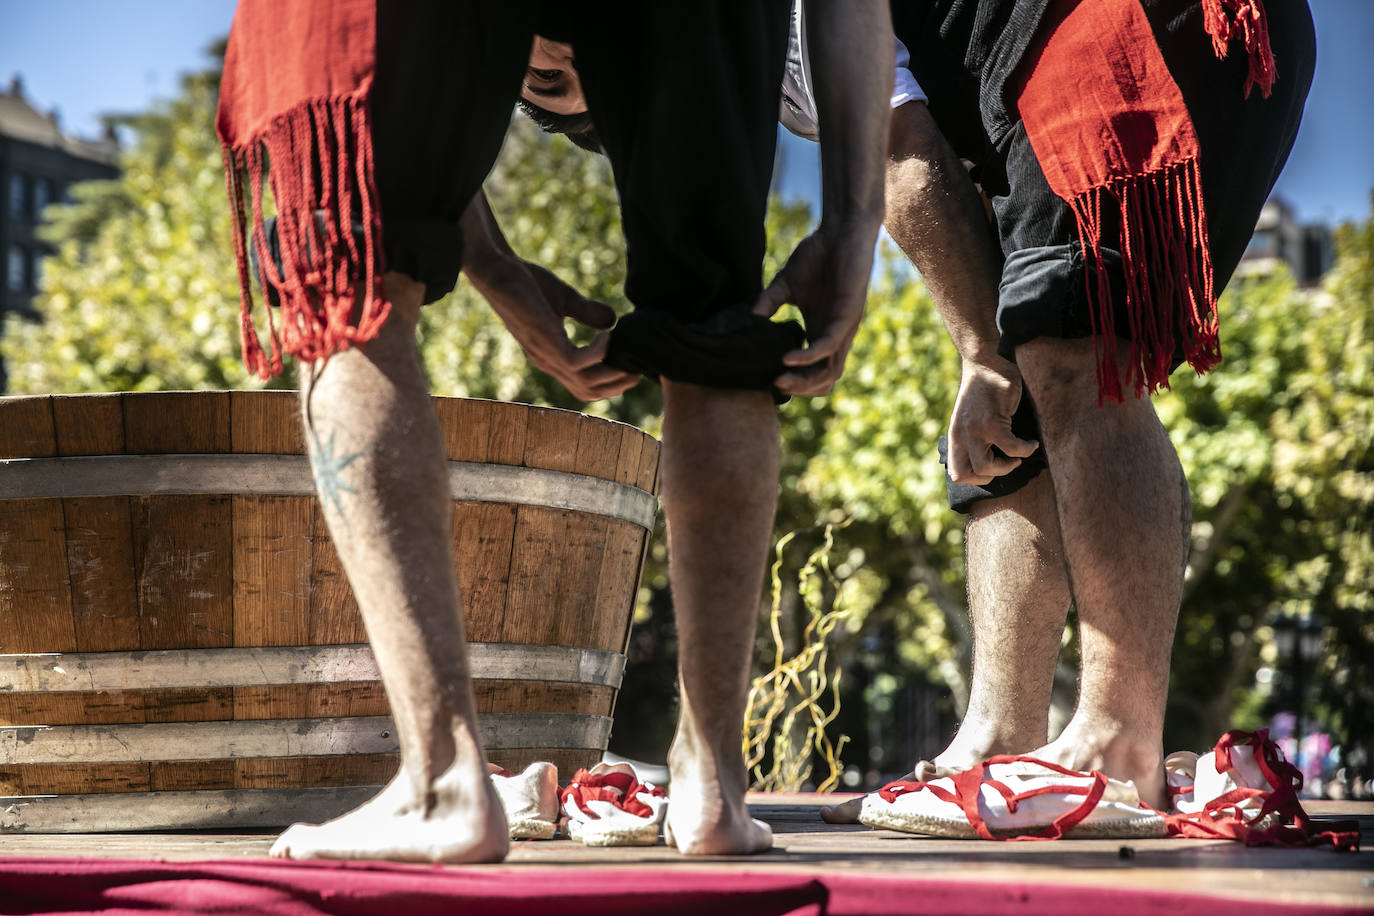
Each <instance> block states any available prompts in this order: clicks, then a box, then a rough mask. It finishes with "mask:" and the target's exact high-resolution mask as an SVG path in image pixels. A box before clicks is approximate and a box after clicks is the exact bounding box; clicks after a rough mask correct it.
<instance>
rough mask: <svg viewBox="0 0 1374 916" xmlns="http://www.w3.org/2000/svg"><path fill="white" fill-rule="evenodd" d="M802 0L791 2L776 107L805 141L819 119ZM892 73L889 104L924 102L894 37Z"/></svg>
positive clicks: (783, 121)
mask: <svg viewBox="0 0 1374 916" xmlns="http://www.w3.org/2000/svg"><path fill="white" fill-rule="evenodd" d="M802 2H803V0H796V2H794V3H793V4H792V22H791V27H790V28H789V29H788V32H787V66H786V68H785V69H784V70H783V75H782V103H781V104H780V105H779V108H778V122H779V123H780V124H782V126H783V127H786V128H787V129H788V130H790V131H791V132H792V133H794V134H796V135H797V136H798V137H803V138H805V139H807V140H817V139H819V138H820V118H819V116H818V115H817V114H816V93H815V91H814V89H813V88H812V87H813V86H814V83H812V81H811V55H810V53H809V51H808V46H807V40H806V17H805V15H804V14H803V12H802ZM892 41H893V44H894V45H895V46H896V47H895V54H894V59H893V74H892V107H893V108H896V107H897V106H898V105H902V104H905V103H906V102H912V101H919V102H924V101H926V94H925V92H924V91H922V89H921V86H920V84H919V83H917V82H916V77H914V76H912V74H911V53H910V52H909V51H908V50H907V48H906V45H904V44H902V42H901V40H900V39H899V38H897V36H895V35H894V36H893V37H892Z"/></svg>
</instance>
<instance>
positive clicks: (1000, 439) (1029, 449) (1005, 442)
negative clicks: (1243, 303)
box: [992, 427, 1040, 458]
mask: <svg viewBox="0 0 1374 916" xmlns="http://www.w3.org/2000/svg"><path fill="white" fill-rule="evenodd" d="M992 444H993V445H995V446H997V447H998V448H1000V449H1001V450H1002V451H1003V452H1004V453H1005V454H1007V455H1010V456H1012V457H1013V458H1029V457H1030V456H1031V455H1034V454H1035V450H1036V449H1038V448H1039V447H1040V443H1039V442H1036V441H1035V440H1033V439H1022V438H1019V437H1018V436H1017V435H1016V434H1015V433H1013V432H1012V431H1011V430H1010V429H1008V428H1006V427H1001V428H1000V429H999V431H998V435H996V436H994V437H993V441H992Z"/></svg>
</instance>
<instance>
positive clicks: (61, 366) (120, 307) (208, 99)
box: [3, 73, 250, 393]
mask: <svg viewBox="0 0 1374 916" xmlns="http://www.w3.org/2000/svg"><path fill="white" fill-rule="evenodd" d="M217 85H218V74H217V73H202V74H198V75H195V76H191V77H188V78H186V79H185V80H184V81H183V85H182V92H181V94H180V95H179V96H178V97H177V98H176V99H174V100H173V101H171V102H168V103H165V104H161V105H159V106H157V107H156V108H154V109H153V110H151V111H149V112H147V113H145V114H140V115H135V116H129V117H121V118H115V119H113V120H114V121H115V122H116V123H118V124H122V125H124V126H127V127H129V128H131V129H132V131H133V132H134V135H135V136H136V138H137V140H136V142H135V143H134V144H133V146H132V148H130V149H128V150H127V151H126V152H125V153H124V154H123V155H122V156H121V157H120V166H121V169H122V171H123V174H122V176H121V177H120V178H119V179H116V180H113V181H102V182H90V183H86V184H82V185H77V186H75V187H74V188H73V189H72V198H73V200H72V202H71V203H70V204H66V205H59V206H54V207H51V208H49V210H48V212H47V214H46V215H47V219H48V225H47V227H46V229H45V232H44V238H45V239H46V240H47V241H48V243H49V244H50V245H52V246H53V247H54V249H55V254H53V255H52V256H51V257H49V258H47V259H46V260H45V261H44V265H43V272H42V281H41V290H40V293H39V295H38V297H37V299H36V301H35V303H34V305H35V308H36V309H37V310H38V311H39V312H40V313H41V314H42V316H43V320H42V321H41V322H39V323H27V322H24V323H21V322H14V321H12V322H11V323H10V325H9V327H8V328H6V334H5V337H4V341H3V348H4V356H5V360H6V361H7V363H8V365H9V366H10V371H11V378H10V387H11V393H25V392H82V391H111V390H116V391H137V390H145V391H146V390H156V389H176V388H181V389H185V388H232V387H239V388H241V387H245V386H247V385H249V384H250V382H249V379H248V375H247V372H246V371H245V370H244V368H243V364H242V362H241V361H240V359H239V343H238V330H237V329H238V322H237V321H236V316H237V313H238V307H239V286H238V274H237V271H236V268H235V265H234V259H233V256H232V254H231V253H230V252H231V250H232V249H231V248H230V241H229V220H228V210H227V205H226V203H225V192H224V172H223V169H222V166H221V164H220V162H221V160H220V147H219V141H218V140H217V139H216V138H215V133H214V126H213V125H214V109H215V93H216V87H217Z"/></svg>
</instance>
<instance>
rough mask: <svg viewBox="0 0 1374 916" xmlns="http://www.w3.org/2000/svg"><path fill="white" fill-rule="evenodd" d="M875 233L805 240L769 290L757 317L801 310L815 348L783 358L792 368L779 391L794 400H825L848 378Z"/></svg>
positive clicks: (815, 236) (845, 233)
mask: <svg viewBox="0 0 1374 916" xmlns="http://www.w3.org/2000/svg"><path fill="white" fill-rule="evenodd" d="M877 232H878V230H877V223H876V222H875V223H874V224H873V227H872V229H871V231H869V230H867V229H866V228H865V227H864V226H859V227H858V228H855V229H853V231H841V232H835V233H831V232H827V231H826V230H825V229H824V227H823V228H822V229H818V230H817V231H816V232H814V233H812V234H811V235H809V236H807V237H806V238H805V239H802V242H801V244H800V245H798V246H797V250H796V251H794V252H792V256H791V257H790V258H788V259H787V263H786V264H785V265H783V268H782V270H780V271H778V275H777V276H776V277H774V278H773V282H772V283H770V284H768V288H767V289H765V290H764V291H763V293H762V295H760V296H759V299H758V302H757V303H756V304H755V305H754V312H755V313H756V314H759V315H764V316H770V315H772V314H773V313H774V312H776V311H777V310H778V309H780V308H782V306H783V305H784V304H785V303H788V302H790V303H792V304H794V305H796V306H797V307H798V308H799V309H801V312H802V316H803V319H804V323H805V325H806V335H807V338H808V340H809V341H810V343H809V345H808V346H807V347H805V348H804V349H801V350H792V351H791V352H789V353H785V354H783V357H782V361H783V363H784V364H786V365H787V366H790V367H792V369H791V370H790V371H788V372H784V373H783V374H782V375H780V376H778V379H777V381H776V382H775V383H774V387H775V388H777V390H778V391H781V392H782V393H783V394H789V395H823V394H826V393H828V392H829V391H830V389H831V388H832V387H833V386H834V384H835V382H836V381H838V380H839V378H840V376H841V375H842V374H843V373H844V362H845V359H846V357H848V356H849V348H850V347H851V346H852V345H853V343H854V335H855V334H856V333H857V332H858V330H859V321H860V319H862V318H863V313H864V299H865V297H866V296H867V294H868V275H869V273H870V272H871V271H872V269H873V244H874V242H875V241H876V238H877Z"/></svg>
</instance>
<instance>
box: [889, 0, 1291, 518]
mask: <svg viewBox="0 0 1374 916" xmlns="http://www.w3.org/2000/svg"><path fill="white" fill-rule="evenodd" d="M1141 2H1142V6H1143V8H1144V9H1145V12H1146V15H1147V16H1148V18H1149V20H1150V24H1151V28H1152V30H1153V31H1154V33H1155V40H1156V42H1157V43H1158V45H1159V49H1160V52H1161V54H1162V56H1163V58H1164V60H1165V63H1166V64H1167V65H1168V67H1169V71H1170V74H1171V75H1172V76H1173V78H1174V81H1175V83H1177V84H1178V87H1179V90H1180V92H1181V93H1182V95H1183V99H1184V102H1185V104H1186V105H1187V106H1188V111H1189V115H1190V117H1191V118H1192V121H1193V125H1194V128H1195V130H1196V131H1197V135H1198V141H1199V146H1200V149H1201V154H1200V157H1201V158H1200V166H1201V172H1202V194H1203V201H1204V205H1205V207H1206V210H1207V222H1208V234H1209V239H1210V244H1211V256H1212V267H1213V279H1214V287H1215V289H1216V290H1217V291H1218V292H1219V291H1220V290H1221V289H1222V287H1223V286H1225V284H1226V283H1227V281H1229V280H1230V278H1231V275H1232V273H1234V271H1235V269H1236V265H1237V264H1238V263H1239V262H1240V257H1241V255H1242V254H1243V253H1244V251H1245V247H1246V245H1247V244H1248V243H1249V241H1250V238H1251V236H1252V235H1253V234H1254V231H1255V223H1256V221H1257V219H1258V217H1259V212H1260V208H1261V207H1262V206H1263V205H1264V202H1265V201H1266V200H1267V199H1268V196H1269V192H1270V190H1271V189H1272V188H1273V186H1274V182H1275V181H1276V180H1277V179H1278V175H1279V172H1280V170H1281V169H1282V168H1283V165H1284V163H1285V162H1286V161H1287V159H1288V153H1289V151H1290V150H1291V149H1292V145H1293V141H1294V139H1295V137H1296V136H1297V130H1298V124H1299V122H1300V120H1301V116H1302V107H1303V103H1304V101H1305V100H1306V98H1307V92H1308V89H1309V88H1310V86H1311V82H1312V74H1313V68H1314V65H1315V60H1316V47H1315V35H1314V32H1313V26H1312V17H1311V12H1310V11H1309V9H1308V7H1307V3H1306V0H1265V8H1266V11H1267V14H1268V18H1269V36H1270V41H1271V43H1272V47H1273V52H1274V58H1275V61H1276V63H1277V71H1278V78H1277V79H1276V80H1275V82H1274V86H1273V92H1272V94H1271V95H1270V96H1269V97H1268V98H1264V97H1262V96H1261V94H1260V92H1259V91H1258V89H1256V90H1253V91H1252V92H1251V95H1250V97H1249V98H1248V99H1247V98H1244V97H1243V94H1242V87H1243V86H1244V84H1245V79H1246V74H1247V71H1248V68H1249V60H1248V56H1247V55H1246V53H1245V50H1244V48H1242V47H1240V46H1239V43H1236V44H1235V45H1234V46H1233V47H1232V49H1231V52H1230V54H1229V56H1228V57H1227V59H1225V60H1219V59H1218V58H1217V57H1216V54H1215V52H1214V51H1213V49H1212V45H1211V38H1210V36H1208V34H1207V32H1206V30H1205V29H1204V28H1203V24H1202V9H1201V5H1200V3H1198V2H1197V0H1141ZM913 22H914V23H916V24H917V25H921V24H922V23H923V22H924V20H920V19H916V20H913ZM923 27H929V26H923ZM899 29H900V27H899ZM899 37H900V36H899ZM920 38H921V36H920V35H917V34H913V35H912V36H911V39H912V41H910V42H908V44H909V45H912V46H913V48H914V47H915V45H914V44H913V42H919V41H920ZM925 46H926V47H930V48H933V49H934V51H935V52H936V54H940V53H944V52H947V51H948V48H945V47H944V46H943V45H941V43H940V42H939V41H934V43H933V44H932V43H931V41H930V40H929V39H927V41H926V42H925ZM914 53H916V51H915V50H913V54H914ZM961 60H962V58H960V57H958V55H955V56H952V57H949V58H948V60H947V65H945V66H943V69H939V70H937V71H935V72H932V73H930V74H925V73H922V74H920V78H921V81H922V85H923V86H925V87H926V89H927V92H928V93H929V94H930V96H931V103H932V105H931V107H932V112H933V113H938V114H937V120H938V121H939V124H940V127H941V129H942V130H943V131H944V132H945V133H946V134H947V135H948V136H949V137H950V138H951V140H952V142H954V143H955V144H956V146H957V147H958V148H959V150H960V152H961V154H962V155H964V156H966V157H968V158H970V159H974V160H975V162H976V165H977V169H976V172H975V174H976V176H977V177H978V178H979V180H980V181H981V182H982V184H983V187H984V190H985V191H986V192H987V193H988V194H989V196H990V197H991V198H992V204H993V208H994V211H995V213H996V217H997V226H998V234H999V237H1000V240H1001V245H1002V252H1003V256H1004V263H1003V268H1002V277H1001V284H1000V289H999V293H998V304H997V326H998V331H999V333H1000V341H999V351H1000V352H1001V354H1002V355H1003V356H1004V357H1006V358H1008V359H1012V360H1014V359H1015V354H1016V348H1017V347H1018V346H1020V345H1021V344H1024V343H1027V342H1028V341H1031V340H1034V339H1036V338H1037V337H1054V338H1084V337H1091V336H1092V334H1093V326H1092V321H1091V318H1090V314H1089V311H1088V303H1087V297H1086V293H1085V289H1086V278H1085V276H1084V271H1085V265H1084V257H1083V251H1082V247H1081V245H1080V244H1079V241H1078V231H1077V224H1076V222H1075V220H1074V216H1073V212H1072V211H1071V210H1070V209H1069V206H1068V204H1067V203H1065V202H1064V201H1063V200H1062V199H1061V198H1059V197H1058V196H1057V195H1056V194H1055V193H1054V192H1053V191H1051V190H1050V187H1049V184H1048V183H1047V182H1046V180H1045V176H1044V173H1043V172H1042V170H1041V168H1040V164H1039V162H1037V160H1036V158H1035V154H1034V152H1033V151H1032V149H1031V146H1030V142H1029V140H1028V139H1027V137H1026V132H1025V129H1024V127H1023V125H1022V124H1021V123H1020V122H1019V121H1014V122H1013V123H1012V125H1011V128H1010V130H1009V131H1007V133H1006V134H1005V135H1004V136H1002V137H999V138H997V140H996V142H993V141H992V140H991V139H989V138H988V136H987V133H986V131H985V127H984V124H983V123H982V120H981V114H980V111H979V104H980V99H979V84H978V81H977V80H976V79H975V78H971V77H970V74H968V73H965V72H961V71H960V69H959V68H960V62H961ZM942 90H943V93H942V97H938V98H937V95H940V94H941V91H942ZM1013 117H1014V111H1013ZM1113 230H1114V227H1111V226H1108V227H1106V231H1104V239H1106V238H1111V237H1112V235H1111V233H1112V231H1113ZM1102 256H1103V265H1104V268H1105V270H1106V271H1107V274H1108V276H1107V281H1108V284H1109V286H1110V288H1111V299H1112V302H1113V304H1114V308H1116V309H1117V310H1118V314H1117V316H1116V322H1115V325H1116V329H1117V336H1118V337H1120V338H1123V339H1126V338H1128V337H1129V330H1128V329H1129V328H1130V321H1129V319H1128V316H1127V315H1126V314H1125V300H1126V296H1125V289H1124V283H1125V280H1124V276H1123V271H1122V269H1121V255H1120V253H1119V251H1117V250H1115V249H1114V248H1112V247H1111V246H1110V245H1107V244H1105V243H1104V245H1103V247H1102ZM1222 317H1223V320H1222V331H1223V338H1224V333H1225V320H1224V318H1225V316H1222ZM1182 362H1183V358H1182V353H1181V352H1179V353H1176V354H1175V357H1174V367H1175V368H1177V366H1178V365H1180V364H1181V363H1182ZM1017 418H1018V419H1017V421H1016V422H1018V423H1020V424H1021V425H1022V430H1024V431H1022V430H1016V426H1015V423H1014V425H1013V430H1014V431H1016V432H1017V435H1019V436H1021V437H1022V438H1034V437H1035V436H1036V430H1037V428H1038V423H1036V422H1035V418H1034V409H1033V407H1031V406H1030V405H1029V403H1028V402H1026V401H1023V404H1022V406H1021V408H1019V409H1018V411H1017ZM940 457H941V462H942V463H943V462H944V461H945V449H944V445H943V444H942V445H941V447H940ZM1045 467H1046V465H1045V463H1044V455H1043V451H1040V452H1037V453H1036V454H1035V455H1034V456H1032V460H1028V461H1023V462H1022V464H1021V465H1020V466H1019V467H1018V468H1017V469H1016V470H1015V471H1013V472H1012V473H1011V474H1009V475H1007V476H1006V477H1004V478H998V479H997V480H996V481H993V482H992V483H991V484H989V485H988V486H986V487H972V486H968V485H963V484H956V483H954V482H953V481H948V487H949V498H950V506H951V508H954V509H956V510H958V511H961V512H967V511H969V509H970V508H971V507H972V505H973V504H974V503H976V502H977V501H979V500H981V499H990V498H995V497H997V496H1001V495H1005V494H1007V493H1011V492H1014V491H1015V490H1017V489H1020V488H1021V487H1022V486H1025V485H1026V484H1027V483H1028V482H1029V481H1030V480H1032V479H1033V478H1034V477H1035V476H1036V475H1037V474H1038V473H1040V471H1041V470H1043V469H1044V468H1045ZM947 480H948V478H947Z"/></svg>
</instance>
